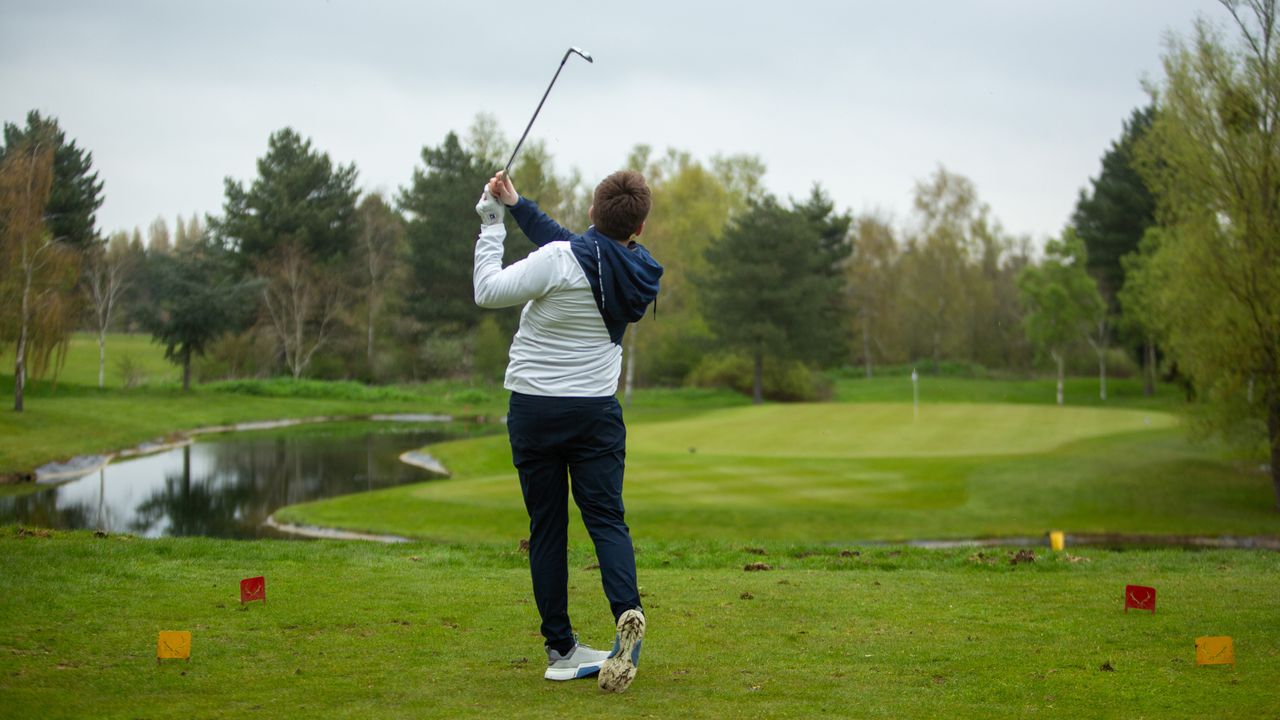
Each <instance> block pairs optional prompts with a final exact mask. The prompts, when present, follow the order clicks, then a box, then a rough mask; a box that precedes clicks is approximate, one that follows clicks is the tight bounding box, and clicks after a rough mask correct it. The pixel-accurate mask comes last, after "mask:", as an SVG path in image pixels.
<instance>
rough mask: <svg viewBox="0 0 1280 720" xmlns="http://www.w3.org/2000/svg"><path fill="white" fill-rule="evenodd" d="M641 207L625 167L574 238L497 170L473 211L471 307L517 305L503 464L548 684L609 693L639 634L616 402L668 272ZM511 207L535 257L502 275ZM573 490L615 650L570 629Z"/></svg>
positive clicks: (642, 190) (643, 199) (628, 668)
mask: <svg viewBox="0 0 1280 720" xmlns="http://www.w3.org/2000/svg"><path fill="white" fill-rule="evenodd" d="M649 207H650V194H649V188H648V186H647V185H646V184H645V181H644V178H643V177H642V176H641V175H640V173H637V172H632V171H621V172H616V173H614V174H612V175H610V176H609V177H607V178H605V179H604V181H603V182H601V183H600V185H599V186H597V187H596V189H595V195H594V197H593V202H592V206H591V209H590V210H589V211H588V216H589V217H590V218H591V221H592V223H593V225H592V226H591V227H589V228H587V230H586V232H584V233H582V234H581V235H578V234H576V233H573V232H570V231H569V230H566V229H565V228H563V227H561V226H560V225H559V224H557V223H556V222H555V221H554V220H552V219H551V218H550V217H548V216H547V215H546V214H545V213H543V212H542V211H540V210H539V209H538V206H537V204H536V203H534V202H532V201H530V200H529V199H527V198H522V197H520V196H519V194H518V193H517V192H516V189H515V186H514V185H513V184H512V182H511V179H510V178H509V177H507V175H506V173H505V172H504V171H499V172H498V173H497V174H496V175H494V176H493V178H492V179H491V180H490V181H489V183H488V185H486V187H485V189H484V192H483V193H482V195H481V198H480V202H479V203H478V204H477V205H476V212H477V213H479V215H480V218H481V226H480V236H479V239H478V240H477V241H476V252H475V272H474V275H473V280H474V285H475V301H476V304H477V305H479V306H480V307H483V308H501V307H510V306H512V305H518V304H524V310H523V311H522V312H521V314H520V329H519V330H518V331H517V332H516V335H515V338H514V339H513V340H512V342H511V352H510V362H509V364H508V365H507V373H506V381H505V383H504V385H505V387H506V388H507V389H508V390H510V391H511V402H510V407H509V410H508V414H507V431H508V435H509V436H510V440H511V456H512V460H513V462H514V464H515V466H516V469H517V470H518V472H519V475H520V489H521V491H522V492H523V494H524V502H525V508H526V509H527V510H528V511H529V569H530V572H531V574H532V576H533V595H534V599H535V600H536V602H537V605H538V613H539V614H540V615H541V617H542V635H543V637H544V638H545V644H546V650H547V670H546V674H545V677H546V678H547V679H548V680H572V679H574V678H581V677H589V676H591V675H594V674H596V673H599V684H600V687H601V688H602V689H604V690H608V691H612V692H622V691H624V690H626V689H627V687H628V686H630V684H631V681H632V679H633V678H634V677H635V674H636V663H638V662H639V659H640V644H641V640H642V639H643V637H644V632H645V617H644V612H643V610H642V608H641V606H640V593H639V589H638V587H637V584H636V562H635V551H634V549H633V548H632V544H631V532H630V530H629V528H628V527H627V524H626V523H625V522H624V521H623V504H622V475H623V464H624V459H625V456H626V426H625V425H624V424H623V420H622V408H621V407H620V406H619V405H618V401H617V398H616V397H615V396H614V393H615V392H616V391H617V387H618V375H619V372H620V370H621V367H622V345H621V343H622V335H623V333H624V332H625V330H626V328H627V324H628V323H633V322H636V321H637V320H639V319H640V318H641V317H643V316H644V313H645V309H646V308H647V307H648V306H649V303H651V302H653V300H654V298H656V297H657V294H658V280H659V278H660V277H661V276H662V266H661V265H659V264H658V263H657V261H655V260H654V259H653V258H652V257H651V256H650V255H649V252H648V251H647V250H645V248H644V247H643V246H641V245H639V244H637V243H636V242H634V241H633V240H632V237H634V236H637V235H639V234H640V233H641V232H642V231H643V230H644V222H645V219H646V218H647V217H648V214H649ZM506 210H510V212H511V215H512V216H513V217H514V218H515V220H516V222H517V223H518V224H519V225H520V229H521V230H523V231H524V234H525V235H527V236H528V237H529V239H530V240H532V241H533V242H534V244H535V245H537V246H538V249H537V250H535V251H533V252H532V253H531V254H530V255H529V256H528V257H527V258H525V259H524V260H521V261H520V262H517V263H514V264H512V265H510V266H508V267H506V268H504V267H502V251H503V240H504V239H505V238H506V234H507V233H506V228H505V226H504V225H503V222H502V221H503V215H504V212H505V211H506ZM570 478H572V483H570ZM570 490H572V493H573V499H574V502H575V503H576V504H577V506H578V509H579V510H580V511H581V513H582V521H583V524H584V525H585V526H586V528H587V532H588V533H589V534H590V535H591V540H592V542H593V543H594V544H595V550H596V559H597V561H598V562H599V564H600V579H601V582H602V584H603V585H604V593H605V596H606V597H607V598H608V600H609V606H610V608H611V609H612V611H613V616H614V619H615V621H616V624H617V635H616V637H615V640H614V646H613V650H612V651H611V652H605V651H601V650H594V649H592V648H589V647H587V646H585V645H581V644H579V643H578V642H577V638H576V636H575V634H574V632H573V626H572V624H571V623H570V621H569V612H568V581H569V568H568V558H567V557H566V551H567V543H568V536H567V529H568V522H569V515H568V495H569V492H570Z"/></svg>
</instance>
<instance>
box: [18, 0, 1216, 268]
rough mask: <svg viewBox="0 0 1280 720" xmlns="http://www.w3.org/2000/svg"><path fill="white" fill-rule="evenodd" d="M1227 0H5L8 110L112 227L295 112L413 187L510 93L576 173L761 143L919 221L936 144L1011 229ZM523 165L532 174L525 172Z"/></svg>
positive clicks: (1058, 191) (196, 180) (1032, 219)
mask: <svg viewBox="0 0 1280 720" xmlns="http://www.w3.org/2000/svg"><path fill="white" fill-rule="evenodd" d="M1197 16H1202V17H1205V18H1208V19H1209V20H1211V21H1214V22H1219V23H1221V22H1223V21H1224V20H1225V11H1223V10H1222V9H1221V7H1220V6H1219V4H1218V3H1217V2H1216V0H929V1H925V0H899V1H898V2H884V1H883V0H882V1H880V2H863V1H861V0H849V1H846V2H811V1H808V0H790V1H787V2H758V3H751V2H741V1H739V2H698V1H696V0H683V1H675V2H673V1H670V0H650V1H649V2H644V3H606V2H599V1H597V2H569V1H567V0H566V1H561V0H543V1H541V2H537V3H530V2H524V3H508V2H487V3H473V2H467V3H463V2H450V3H445V2H428V1H425V0H419V1H418V2H409V1H406V2H392V1H389V0H388V1H379V0H365V1H363V2H358V1H356V0H328V1H327V2H326V1H322V0H288V1H285V0H279V1H271V0H259V1H257V2H243V1H240V0H220V1H219V2H208V1H207V0H206V1H205V2H199V3H197V2H187V1H185V0H152V1H142V0H114V1H112V2H60V1H59V0H43V1H41V2H30V1H26V2H16V1H15V0H0V120H3V121H5V122H10V123H18V124H21V123H23V122H24V118H25V116H26V114H27V112H28V111H29V110H31V109H38V110H40V111H41V112H42V113H47V114H51V115H54V116H56V117H57V118H58V119H59V122H60V123H61V125H62V127H63V129H64V130H65V131H66V133H67V134H68V136H69V137H71V138H73V139H75V140H76V141H77V143H79V144H80V145H81V146H83V147H85V148H87V149H88V150H90V151H91V152H92V153H93V160H94V167H95V168H96V169H97V170H98V172H99V174H100V177H101V179H102V180H104V181H105V192H104V194H105V202H104V203H103V206H102V208H101V210H100V211H99V213H98V224H99V227H100V228H101V229H102V230H103V231H104V232H110V231H112V230H116V229H130V228H133V227H135V226H141V227H143V228H144V229H145V228H146V226H147V225H149V224H150V223H151V221H152V220H154V219H155V218H156V217H157V216H163V217H165V218H166V219H167V220H168V221H169V222H170V224H172V221H173V218H174V217H175V216H176V215H177V214H179V213H181V214H182V215H183V216H184V217H189V216H190V215H191V214H192V213H195V212H198V213H200V214H201V215H203V214H204V213H214V214H220V213H221V211H222V202H223V190H224V178H226V177H228V176H229V177H232V178H235V179H237V180H240V181H242V182H244V183H245V184H246V185H247V184H249V183H251V182H252V180H253V177H254V176H255V174H256V168H255V161H256V159H257V158H258V157H260V156H262V155H263V154H264V153H265V152H266V147H267V138H268V136H269V135H270V134H271V133H272V132H273V131H275V130H278V129H280V128H282V127H285V126H290V127H293V128H294V129H296V130H298V131H299V132H300V133H302V134H303V136H305V137H309V138H311V139H312V142H313V143H314V145H315V146H316V147H317V148H319V149H321V150H323V151H325V152H327V153H329V155H330V157H331V158H332V159H333V160H334V161H335V162H337V163H342V164H346V163H355V165H356V166H357V168H358V169H359V173H360V174H359V178H360V179H359V183H360V186H361V188H362V189H363V190H372V191H383V192H386V193H389V194H392V195H394V194H395V193H396V192H397V191H398V189H399V188H400V187H402V186H404V185H407V184H408V182H409V180H410V177H411V175H412V172H413V169H414V167H415V166H421V151H422V148H423V146H436V145H438V144H439V143H440V142H441V141H442V140H443V139H444V137H445V135H446V134H447V133H448V132H450V131H456V132H458V133H459V134H464V133H465V131H466V129H467V128H468V127H469V126H470V125H471V123H472V122H473V121H474V119H475V117H476V115H477V113H481V112H484V113H489V114H491V115H493V116H494V117H495V118H496V119H497V120H498V122H499V124H500V126H501V128H502V130H503V131H504V132H505V133H506V135H507V136H508V137H509V138H510V139H511V140H512V141H514V140H515V139H516V138H517V137H518V136H519V133H520V132H521V131H522V130H523V129H524V126H525V123H527V122H528V120H529V117H530V115H531V114H532V113H533V109H534V107H536V105H537V103H538V99H539V98H540V97H541V96H542V93H543V91H544V90H545V89H546V86H547V83H548V82H549V81H550V80H551V76H552V74H553V73H554V72H555V70H556V66H557V65H558V63H559V61H560V58H561V57H562V56H563V54H564V52H565V50H566V49H567V48H568V47H569V46H579V47H582V48H585V49H586V50H588V51H589V52H591V53H592V54H593V55H594V57H595V62H594V64H591V65H588V64H586V63H584V62H582V61H580V60H579V59H577V58H576V57H575V58H571V59H570V64H568V65H566V67H565V69H564V72H563V73H562V74H561V76H560V79H559V80H558V81H557V82H556V86H555V89H554V90H553V91H552V93H551V96H550V97H549V98H548V100H547V104H546V106H545V107H544V108H543V110H542V113H541V114H540V115H539V117H538V120H537V123H536V124H535V125H534V127H533V131H532V133H531V136H530V137H532V138H538V139H541V140H543V141H545V142H546V145H547V149H548V150H549V151H550V152H551V154H552V155H553V157H554V159H555V165H556V169H557V171H558V172H560V173H561V174H564V173H567V172H568V170H569V169H570V168H577V169H578V170H580V171H581V173H582V175H583V177H584V179H586V180H587V181H588V182H589V183H590V184H592V185H594V183H595V182H596V181H598V180H599V179H600V178H602V177H604V176H605V175H607V174H608V173H610V172H612V171H613V170H615V169H617V168H618V167H620V166H622V165H623V163H624V162H625V159H626V157H627V154H628V152H629V151H630V150H631V148H632V147H634V146H635V145H636V144H638V143H645V144H648V145H651V146H653V147H654V148H655V149H656V150H658V151H659V152H661V151H662V150H664V149H666V148H676V149H678V150H683V151H688V152H690V153H692V154H693V155H694V157H696V158H698V159H703V160H705V159H709V158H710V157H711V156H713V155H716V154H724V155H731V154H739V153H747V154H753V155H757V156H759V157H760V158H761V159H762V160H763V161H764V163H765V165H766V167H767V172H766V175H765V185H766V187H767V189H768V190H769V191H771V192H773V193H775V194H777V195H779V196H781V197H794V198H802V197H804V196H806V195H807V194H808V192H809V189H810V188H811V187H812V185H813V184H814V183H820V184H821V185H822V186H823V188H825V189H826V191H827V192H828V193H829V194H830V195H831V197H832V198H833V199H834V200H835V202H836V204H837V206H838V207H840V208H843V209H849V210H851V211H853V212H857V213H863V212H879V213H882V214H886V215H888V216H890V217H891V218H892V219H893V220H894V221H895V222H896V223H898V224H899V225H904V226H905V225H907V224H909V222H910V219H911V197H912V190H913V188H914V186H915V184H916V183H917V182H919V181H922V180H924V179H926V178H927V177H928V176H929V175H930V174H932V173H933V172H935V171H936V170H937V168H938V167H939V166H942V167H945V168H946V169H947V170H948V171H950V172H954V173H959V174H961V175H964V176H966V177H968V178H970V179H971V180H973V181H974V183H975V185H976V186H977V189H978V193H979V196H980V198H981V199H982V200H983V201H984V202H986V203H987V204H988V205H990V207H991V211H992V213H993V215H994V216H995V218H997V219H998V220H999V221H1000V222H1001V224H1002V225H1003V226H1004V228H1005V229H1006V231H1008V232H1010V233H1012V234H1015V235H1026V236H1030V237H1031V238H1032V239H1033V240H1034V241H1035V242H1036V243H1041V242H1043V240H1044V239H1045V238H1047V237H1049V236H1052V235H1056V234H1057V233H1058V232H1060V230H1061V228H1062V227H1063V225H1064V224H1066V223H1067V222H1068V221H1069V219H1070V216H1071V212H1072V210H1073V208H1074V206H1075V203H1076V200H1077V198H1078V194H1079V192H1080V189H1081V188H1083V187H1086V186H1088V184H1089V179H1090V178H1091V177H1096V175H1097V174H1098V171H1099V167H1100V164H1099V163H1100V158H1101V156H1102V154H1103V153H1104V152H1105V151H1106V149H1107V147H1108V146H1109V145H1110V143H1111V142H1112V141H1114V140H1115V139H1116V138H1118V137H1119V135H1120V133H1121V130H1122V123H1123V121H1124V120H1125V119H1126V118H1127V117H1128V116H1129V114H1130V113H1131V112H1132V110H1133V109H1134V108H1136V107H1139V106H1142V105H1145V104H1146V103H1147V102H1148V95H1147V93H1146V91H1145V90H1144V89H1143V80H1144V79H1147V80H1155V81H1158V80H1159V79H1160V77H1161V71H1160V56H1161V53H1162V51H1163V49H1164V47H1165V41H1166V38H1167V37H1168V36H1169V34H1170V33H1176V34H1179V35H1182V36H1186V35H1188V34H1189V33H1190V31H1191V29H1192V23H1193V21H1194V19H1195V18H1196V17H1197ZM515 180H516V181H517V186H518V184H519V178H518V177H517V178H515Z"/></svg>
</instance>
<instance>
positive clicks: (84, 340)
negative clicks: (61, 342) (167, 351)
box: [0, 332, 182, 388]
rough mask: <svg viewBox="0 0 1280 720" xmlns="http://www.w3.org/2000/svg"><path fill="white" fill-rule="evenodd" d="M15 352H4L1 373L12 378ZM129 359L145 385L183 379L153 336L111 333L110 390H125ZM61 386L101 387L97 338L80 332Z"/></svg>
mask: <svg viewBox="0 0 1280 720" xmlns="http://www.w3.org/2000/svg"><path fill="white" fill-rule="evenodd" d="M14 350H15V347H14V346H12V345H8V344H6V345H5V346H4V347H3V348H0V372H3V373H4V374H6V375H9V376H12V375H13V353H14ZM126 358H127V359H128V361H129V362H130V363H132V364H133V366H134V367H135V368H136V370H137V373H138V380H139V381H140V382H142V383H144V384H161V385H163V384H168V383H174V382H178V381H180V380H181V379H182V371H181V370H180V369H179V368H178V366H177V365H174V364H173V363H171V362H169V361H168V360H165V359H164V348H163V347H161V346H160V345H157V344H155V343H154V342H152V340H151V336H150V335H135V334H127V333H107V365H106V372H105V373H103V381H104V384H105V385H106V387H108V388H122V387H124V375H123V374H122V371H121V363H122V362H124V361H125V359H126ZM50 370H52V368H50ZM50 374H52V373H50ZM58 383H59V384H60V385H61V384H66V385H83V386H85V387H93V388H96V387H98V336H97V334H95V333H84V332H79V333H74V334H73V335H72V336H71V347H70V348H69V349H68V350H67V361H66V364H65V365H64V366H63V368H62V371H61V372H60V373H58Z"/></svg>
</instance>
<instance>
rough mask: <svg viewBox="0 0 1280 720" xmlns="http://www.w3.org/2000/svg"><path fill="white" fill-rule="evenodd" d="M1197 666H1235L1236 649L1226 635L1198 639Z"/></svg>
mask: <svg viewBox="0 0 1280 720" xmlns="http://www.w3.org/2000/svg"><path fill="white" fill-rule="evenodd" d="M1196 664H1197V665H1235V664H1236V649H1235V645H1234V644H1233V643H1232V642H1231V638H1230V637H1228V636H1226V635H1221V636H1207V637H1198V638H1196Z"/></svg>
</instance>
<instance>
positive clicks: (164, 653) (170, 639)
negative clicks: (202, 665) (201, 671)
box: [156, 630, 191, 664]
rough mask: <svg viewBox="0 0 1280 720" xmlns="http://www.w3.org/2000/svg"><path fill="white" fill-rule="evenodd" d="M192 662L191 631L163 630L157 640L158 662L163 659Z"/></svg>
mask: <svg viewBox="0 0 1280 720" xmlns="http://www.w3.org/2000/svg"><path fill="white" fill-rule="evenodd" d="M169 658H173V659H179V660H186V661H187V662H191V633H190V632H188V631H186V630H161V631H160V637H159V638H158V639H157V640H156V663H157V664H159V662H160V661H161V660H163V659H169Z"/></svg>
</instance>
